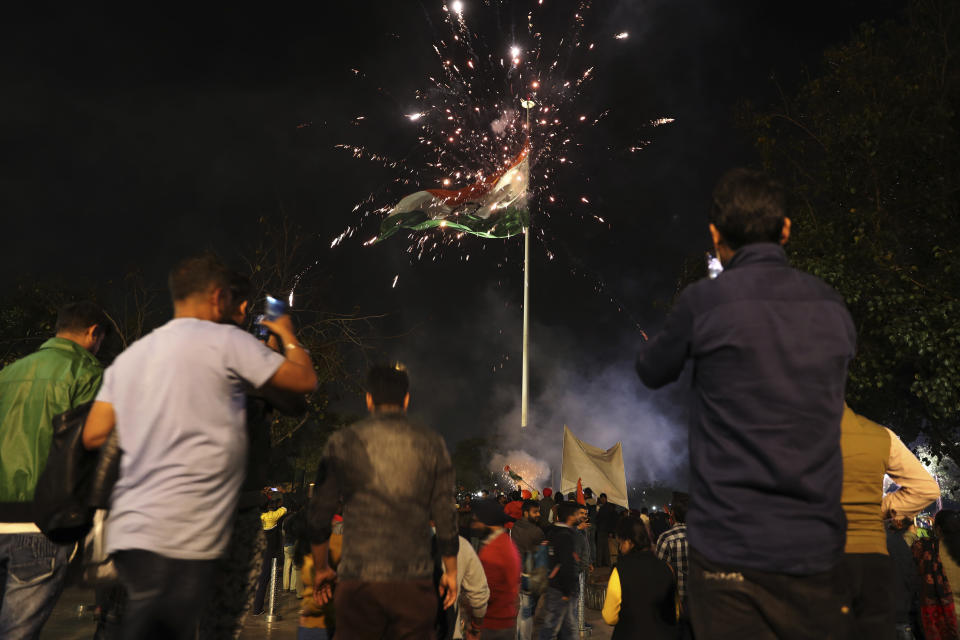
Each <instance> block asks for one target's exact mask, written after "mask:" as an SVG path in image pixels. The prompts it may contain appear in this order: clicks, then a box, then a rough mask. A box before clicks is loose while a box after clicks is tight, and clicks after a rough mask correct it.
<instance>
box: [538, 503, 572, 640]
mask: <svg viewBox="0 0 960 640" xmlns="http://www.w3.org/2000/svg"><path fill="white" fill-rule="evenodd" d="M580 508H581V507H580V505H579V504H577V503H576V502H561V503H560V504H558V505H557V521H556V522H555V523H554V524H553V526H551V527H550V528H549V529H547V542H548V543H549V544H550V574H549V577H550V583H549V587H547V594H546V597H545V599H544V604H543V606H544V610H545V612H546V613H545V614H544V617H543V626H542V627H541V628H540V636H539V637H540V640H550V639H551V638H554V637H556V638H559V640H573V638H576V637H577V636H578V635H579V633H580V632H579V630H578V629H577V622H576V620H575V618H574V611H573V603H574V602H576V600H577V591H578V589H579V586H580V584H579V581H578V578H577V570H578V569H577V565H578V564H579V562H580V558H579V557H577V553H576V548H577V544H578V542H577V537H578V536H579V533H577V530H576V529H575V528H574V527H576V526H577V522H578V521H579V518H580V515H579V514H580Z"/></svg>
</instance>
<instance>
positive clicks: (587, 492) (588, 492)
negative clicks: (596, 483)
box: [583, 487, 593, 498]
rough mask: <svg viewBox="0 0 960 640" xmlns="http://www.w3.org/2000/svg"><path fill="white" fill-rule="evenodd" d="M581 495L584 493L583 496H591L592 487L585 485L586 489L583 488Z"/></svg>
mask: <svg viewBox="0 0 960 640" xmlns="http://www.w3.org/2000/svg"><path fill="white" fill-rule="evenodd" d="M583 495H585V496H586V497H588V498H592V497H593V489H591V488H590V487H587V488H586V489H584V490H583Z"/></svg>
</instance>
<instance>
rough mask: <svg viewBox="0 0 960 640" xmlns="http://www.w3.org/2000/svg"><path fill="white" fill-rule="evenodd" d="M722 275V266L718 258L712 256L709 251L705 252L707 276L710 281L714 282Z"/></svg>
mask: <svg viewBox="0 0 960 640" xmlns="http://www.w3.org/2000/svg"><path fill="white" fill-rule="evenodd" d="M721 273H723V264H721V263H720V258H718V257H717V256H715V255H713V254H712V253H710V252H709V251H708V252H707V275H709V276H710V279H711V280H716V279H717V276H719V275H720V274H721Z"/></svg>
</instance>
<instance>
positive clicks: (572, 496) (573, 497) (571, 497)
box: [567, 491, 577, 500]
mask: <svg viewBox="0 0 960 640" xmlns="http://www.w3.org/2000/svg"><path fill="white" fill-rule="evenodd" d="M576 499H577V492H576V491H571V492H570V493H568V494H567V500H576Z"/></svg>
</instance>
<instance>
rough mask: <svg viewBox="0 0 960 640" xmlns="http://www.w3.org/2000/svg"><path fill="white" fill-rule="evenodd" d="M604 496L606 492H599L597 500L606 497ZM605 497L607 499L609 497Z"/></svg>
mask: <svg viewBox="0 0 960 640" xmlns="http://www.w3.org/2000/svg"><path fill="white" fill-rule="evenodd" d="M606 497H607V494H605V493H601V494H600V495H598V496H597V500H599V499H600V498H606ZM607 499H608V500H609V498H607Z"/></svg>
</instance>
